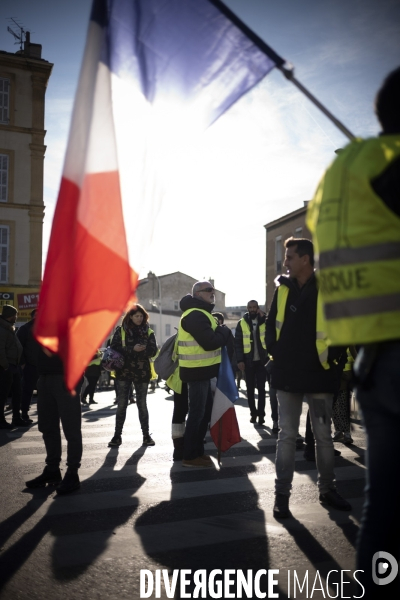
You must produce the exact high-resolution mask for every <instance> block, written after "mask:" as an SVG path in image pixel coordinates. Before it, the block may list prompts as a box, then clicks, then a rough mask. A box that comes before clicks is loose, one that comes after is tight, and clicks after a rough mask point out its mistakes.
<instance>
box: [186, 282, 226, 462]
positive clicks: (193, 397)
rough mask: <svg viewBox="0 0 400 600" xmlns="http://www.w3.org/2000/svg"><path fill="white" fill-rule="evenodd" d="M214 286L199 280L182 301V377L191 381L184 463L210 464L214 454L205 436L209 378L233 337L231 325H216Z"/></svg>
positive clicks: (209, 404) (207, 419) (216, 372)
mask: <svg viewBox="0 0 400 600" xmlns="http://www.w3.org/2000/svg"><path fill="white" fill-rule="evenodd" d="M214 303H215V289H214V286H213V285H212V284H211V283H210V282H209V281H198V282H196V283H195V284H194V286H193V288H192V294H187V295H186V296H184V297H183V298H182V300H181V301H180V308H181V310H182V311H183V314H182V317H181V320H180V323H179V329H178V355H179V377H180V379H181V380H182V381H183V382H185V383H187V385H188V395H189V411H188V417H187V421H186V428H185V435H184V448H183V460H182V465H183V466H184V467H209V466H211V465H212V461H211V458H210V457H209V456H207V455H205V454H204V436H205V435H206V432H207V426H208V423H209V422H210V418H211V410H212V393H211V382H210V380H211V379H213V378H214V377H217V376H218V371H219V365H220V363H221V348H222V346H225V345H226V344H227V342H228V340H229V337H230V334H231V332H230V329H228V327H226V326H225V325H222V326H221V325H217V321H216V320H215V318H214V317H213V316H212V315H211V312H212V310H213V308H214Z"/></svg>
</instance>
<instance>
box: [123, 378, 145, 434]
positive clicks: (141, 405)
mask: <svg viewBox="0 0 400 600" xmlns="http://www.w3.org/2000/svg"><path fill="white" fill-rule="evenodd" d="M131 385H132V381H131V380H128V381H122V380H120V379H116V380H115V391H116V394H117V400H118V406H117V414H116V416H115V435H121V433H122V429H123V427H124V423H125V418H126V409H127V406H128V401H129V392H130V389H131ZM133 386H134V388H135V392H136V406H137V407H138V411H139V421H140V427H141V428H142V432H143V435H144V436H145V435H149V412H148V410H147V402H146V399H147V389H148V387H149V382H148V381H146V382H145V383H133Z"/></svg>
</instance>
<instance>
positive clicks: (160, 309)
mask: <svg viewBox="0 0 400 600" xmlns="http://www.w3.org/2000/svg"><path fill="white" fill-rule="evenodd" d="M148 277H154V278H155V279H157V283H158V300H156V301H154V300H153V301H151V302H150V304H151V305H152V306H155V307H156V308H158V310H159V313H160V344H162V306H161V303H162V297H161V282H160V278H159V277H158V276H157V275H156V274H155V273H152V272H151V271H150V273H149V275H148Z"/></svg>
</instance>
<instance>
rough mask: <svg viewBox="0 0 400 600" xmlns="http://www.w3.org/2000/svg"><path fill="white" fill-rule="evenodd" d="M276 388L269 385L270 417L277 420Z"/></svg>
mask: <svg viewBox="0 0 400 600" xmlns="http://www.w3.org/2000/svg"><path fill="white" fill-rule="evenodd" d="M276 392H277V390H275V389H274V388H272V387H271V386H269V403H270V405H271V419H272V420H273V421H276V422H278V397H277V394H276Z"/></svg>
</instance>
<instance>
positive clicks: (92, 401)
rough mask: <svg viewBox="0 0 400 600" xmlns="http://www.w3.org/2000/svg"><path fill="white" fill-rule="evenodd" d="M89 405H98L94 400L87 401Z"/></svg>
mask: <svg viewBox="0 0 400 600" xmlns="http://www.w3.org/2000/svg"><path fill="white" fill-rule="evenodd" d="M89 404H98V402H96V400H89Z"/></svg>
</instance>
